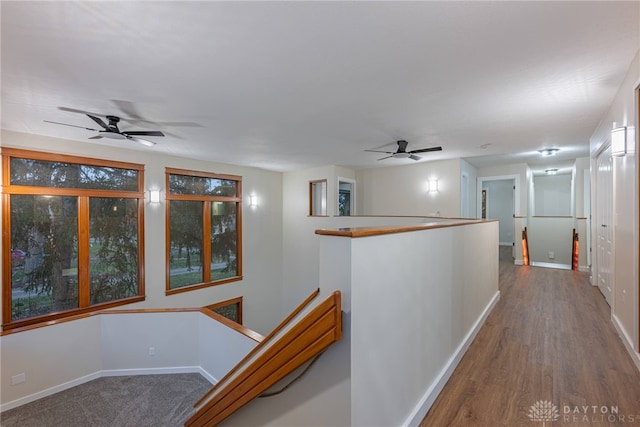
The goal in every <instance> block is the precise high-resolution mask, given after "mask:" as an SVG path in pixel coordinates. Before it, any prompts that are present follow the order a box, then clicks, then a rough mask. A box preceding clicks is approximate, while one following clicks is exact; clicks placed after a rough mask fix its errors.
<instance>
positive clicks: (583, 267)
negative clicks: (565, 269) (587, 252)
mask: <svg viewBox="0 0 640 427" xmlns="http://www.w3.org/2000/svg"><path fill="white" fill-rule="evenodd" d="M578 271H581V272H583V273H590V272H591V268H590V267H589V266H588V265H581V266H579V267H578Z"/></svg>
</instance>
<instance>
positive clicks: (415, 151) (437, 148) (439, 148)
mask: <svg viewBox="0 0 640 427" xmlns="http://www.w3.org/2000/svg"><path fill="white" fill-rule="evenodd" d="M429 151H442V147H431V148H421V149H419V150H411V151H409V153H412V154H413V153H427V152H429Z"/></svg>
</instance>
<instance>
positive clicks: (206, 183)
mask: <svg viewBox="0 0 640 427" xmlns="http://www.w3.org/2000/svg"><path fill="white" fill-rule="evenodd" d="M169 192H170V193H171V194H191V195H200V196H231V197H234V196H235V195H236V192H237V182H236V181H233V180H226V179H217V178H206V177H201V176H187V175H174V174H170V175H169Z"/></svg>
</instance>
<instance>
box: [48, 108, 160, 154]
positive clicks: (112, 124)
mask: <svg viewBox="0 0 640 427" xmlns="http://www.w3.org/2000/svg"><path fill="white" fill-rule="evenodd" d="M85 115H86V116H87V117H89V118H90V119H91V120H93V121H94V122H96V123H97V124H98V125H100V127H101V128H102V129H93V128H88V127H85V126H76V125H70V124H67V123H60V122H53V121H50V120H45V122H47V123H54V124H57V125H64V126H71V127H75V128H80V129H86V130H90V131H93V132H98V135H95V136H92V137H90V138H89V139H101V138H109V139H126V140H129V141H134V142H137V143H140V144H142V145H146V146H147V147H153V146H154V145H155V144H156V143H155V142H153V141H149V140H148V139H143V138H139V136H164V134H163V133H162V132H160V131H159V130H133V131H121V130H120V129H119V128H118V123H119V122H120V117H118V116H111V115H109V116H105V118H106V119H107V121H108V122H109V123H105V122H104V120H102V119H101V118H100V117H98V116H94V115H93V114H89V113H85Z"/></svg>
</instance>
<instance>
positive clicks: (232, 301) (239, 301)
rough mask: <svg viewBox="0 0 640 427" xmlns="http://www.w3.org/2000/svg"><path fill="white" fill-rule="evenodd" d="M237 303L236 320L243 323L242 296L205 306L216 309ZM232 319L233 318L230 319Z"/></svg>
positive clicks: (240, 323)
mask: <svg viewBox="0 0 640 427" xmlns="http://www.w3.org/2000/svg"><path fill="white" fill-rule="evenodd" d="M234 304H235V305H237V306H238V320H237V321H235V322H236V323H237V324H239V325H242V324H243V323H242V297H241V296H240V297H237V298H232V299H228V300H225V301H220V302H216V303H215V304H211V305H207V306H205V308H208V309H209V310H212V311H214V310H215V309H216V308H221V307H226V306H228V305H234ZM229 320H232V319H229Z"/></svg>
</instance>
